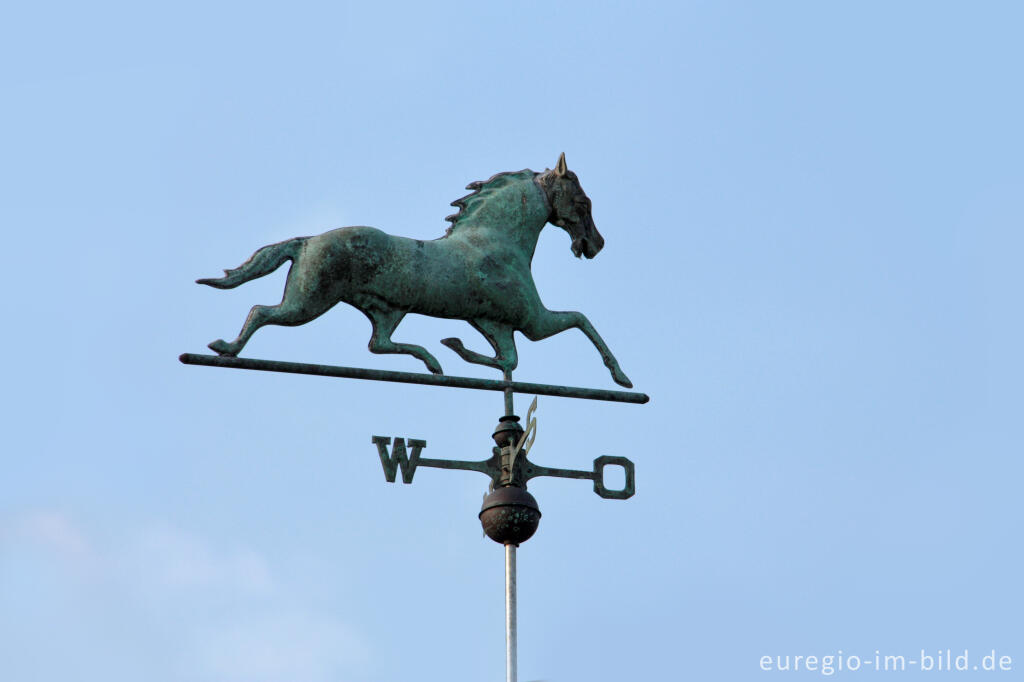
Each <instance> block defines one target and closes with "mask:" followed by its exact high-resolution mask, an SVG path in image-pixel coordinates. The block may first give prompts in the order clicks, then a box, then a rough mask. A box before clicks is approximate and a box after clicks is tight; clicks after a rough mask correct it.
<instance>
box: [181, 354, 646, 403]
mask: <svg viewBox="0 0 1024 682" xmlns="http://www.w3.org/2000/svg"><path fill="white" fill-rule="evenodd" d="M178 359H179V360H181V361H182V362H183V363H185V364H186V365H205V366H207V367H232V368H234V369H256V370H262V371H264V372H285V373H287V374H312V375H314V376H321V377H339V378H342V379H367V380H370V381H397V382H401V383H406V384H423V385H426V386H447V387H449V388H474V389H478V390H481V391H505V390H508V389H511V390H512V392H513V393H530V394H533V395H551V396H556V397H559V398H585V399H587V400H608V401H611V402H616V403H635V404H638V405H642V404H644V403H646V402H647V401H649V400H650V397H648V396H647V394H646V393H633V392H631V391H608V390H604V389H600V388H576V387H574V386H553V385H551V384H531V383H527V382H525V381H495V380H493V379H475V378H473V377H453V376H448V375H446V374H419V373H417V372H391V371H388V370H383V369H362V368H360V367H337V366H335V365H313V364H309V363H305V362H281V361H279V360H257V359H255V358H230V357H225V356H222V355H197V354H195V353H182V354H181V355H179V356H178Z"/></svg>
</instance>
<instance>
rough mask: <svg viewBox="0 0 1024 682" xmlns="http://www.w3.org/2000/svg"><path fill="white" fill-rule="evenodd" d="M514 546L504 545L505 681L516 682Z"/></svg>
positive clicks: (516, 632)
mask: <svg viewBox="0 0 1024 682" xmlns="http://www.w3.org/2000/svg"><path fill="white" fill-rule="evenodd" d="M517 635H518V631H517V629H516V546H515V545H513V544H512V543H511V542H510V543H508V544H507V545H505V682H516V677H517V675H518V672H517V670H516V668H517V666H516V657H517V654H518V651H517V648H518V647H517V642H516V639H517Z"/></svg>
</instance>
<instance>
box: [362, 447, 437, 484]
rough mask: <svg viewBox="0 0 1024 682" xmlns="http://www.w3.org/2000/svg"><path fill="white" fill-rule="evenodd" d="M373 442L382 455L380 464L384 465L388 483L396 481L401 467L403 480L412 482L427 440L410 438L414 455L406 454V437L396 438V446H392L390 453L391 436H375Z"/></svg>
mask: <svg viewBox="0 0 1024 682" xmlns="http://www.w3.org/2000/svg"><path fill="white" fill-rule="evenodd" d="M373 443H374V445H376V446H377V454H378V455H380V465H381V466H382V467H384V478H386V479H387V481H388V483H394V482H395V474H396V473H398V469H399V468H401V470H402V482H403V483H412V477H413V475H414V474H415V473H416V467H417V466H418V465H419V461H420V451H422V450H423V448H425V447H427V441H425V440H418V439H416V438H410V439H409V445H410V446H411V447H412V457H408V456H407V455H406V450H405V439H404V438H396V439H395V446H394V447H393V448H391V453H390V454H388V445H390V443H391V439H390V438H385V437H384V436H374V437H373Z"/></svg>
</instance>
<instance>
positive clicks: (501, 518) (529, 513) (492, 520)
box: [480, 486, 540, 545]
mask: <svg viewBox="0 0 1024 682" xmlns="http://www.w3.org/2000/svg"><path fill="white" fill-rule="evenodd" d="M480 523H481V524H482V525H483V527H484V533H486V534H487V537H489V538H490V539H492V540H494V541H495V542H497V543H500V544H502V545H509V544H512V545H519V544H521V543H523V542H526V541H527V540H529V539H530V538H531V537H533V534H534V533H536V532H537V526H538V525H540V507H538V506H537V500H536V499H534V497H533V495H531V494H530V493H528V492H526V491H525V490H523V489H522V488H520V487H518V486H506V487H504V488H496V489H495V490H494V491H493V492H492V493H491V494H490V495H488V496H487V497H485V498H484V504H483V507H482V508H481V509H480Z"/></svg>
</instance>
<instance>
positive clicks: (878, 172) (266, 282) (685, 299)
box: [0, 2, 1024, 682]
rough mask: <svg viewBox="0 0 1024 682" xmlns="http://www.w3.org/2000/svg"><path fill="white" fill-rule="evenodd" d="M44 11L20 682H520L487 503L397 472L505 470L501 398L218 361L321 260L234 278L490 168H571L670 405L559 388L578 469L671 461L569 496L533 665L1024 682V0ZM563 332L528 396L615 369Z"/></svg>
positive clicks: (27, 367)
mask: <svg viewBox="0 0 1024 682" xmlns="http://www.w3.org/2000/svg"><path fill="white" fill-rule="evenodd" d="M2 16H3V19H2V20H0V84H2V86H3V92H4V106H3V107H2V108H0V123H2V125H0V149H2V153H0V159H2V162H0V206H2V209H0V210H2V216H3V223H4V235H5V242H6V247H7V249H6V250H7V253H8V258H7V259H6V263H5V267H4V269H3V275H2V276H3V278H4V286H5V289H6V290H7V291H8V297H7V298H8V305H7V310H8V313H9V314H8V323H7V324H6V325H5V327H4V329H5V333H4V334H3V335H2V337H0V344H2V350H3V354H4V357H5V358H6V363H5V369H4V372H3V376H4V382H3V383H4V386H5V388H6V390H5V391H4V392H3V393H4V396H3V398H2V400H3V403H4V404H3V409H2V410H0V415H2V416H0V420H2V423H3V433H4V434H5V445H4V447H3V452H4V457H3V465H4V466H3V470H4V474H3V476H2V477H0V679H3V680H9V681H11V682H27V681H29V680H32V681H35V680H45V681H50V680H53V681H57V680H68V679H75V680H83V681H91V680H103V681H104V682H111V681H119V680H126V681H127V680H138V679H148V680H154V681H158V682H160V681H164V680H166V681H168V682H170V681H172V680H173V681H176V682H177V681H189V682H191V681H195V682H206V681H210V682H212V681H214V680H217V681H218V682H232V681H235V680H238V681H242V680H246V681H249V680H258V681H261V682H264V681H265V682H273V681H278V680H281V681H283V680H306V681H309V682H320V681H326V680H353V681H367V682H391V681H406V680H413V679H415V680H422V681H430V680H452V679H467V680H469V679H472V680H499V679H503V678H502V675H503V631H502V622H503V621H502V618H503V616H502V609H503V601H502V580H503V577H502V552H501V548H500V547H498V546H497V545H495V544H493V543H491V542H490V541H489V540H485V539H482V538H481V534H480V530H479V524H478V521H477V519H476V513H477V511H478V509H479V504H480V498H481V495H482V494H483V492H484V490H485V487H486V479H484V478H483V477H482V476H479V475H477V474H473V473H463V472H444V471H435V470H429V469H425V470H420V471H419V472H418V473H417V475H416V479H415V483H414V484H413V485H411V486H405V485H401V484H389V483H386V482H385V481H384V477H383V476H382V472H381V470H380V463H379V461H378V460H377V455H376V452H375V448H374V446H373V445H372V443H371V440H370V438H371V436H372V435H385V436H392V437H395V436H404V437H413V438H422V439H425V440H426V441H427V443H428V447H427V450H426V451H424V455H425V456H433V457H450V458H460V459H482V458H484V457H486V456H487V454H488V452H489V442H490V438H489V435H490V432H491V429H492V427H493V425H494V422H495V421H496V418H497V416H498V415H499V414H500V412H501V408H502V406H501V398H500V395H498V394H489V393H480V392H474V391H450V390H447V389H439V388H426V387H417V386H401V385H393V384H373V383H364V382H354V381H344V380H329V379H321V378H314V377H298V376H284V375H281V376H278V375H270V374H260V373H246V372H237V371H229V370H220V369H209V368H199V367H186V366H183V365H180V364H179V363H178V362H177V356H178V354H179V353H182V352H203V351H204V349H205V345H206V343H208V342H209V341H211V340H213V339H215V338H219V337H226V338H231V336H232V335H233V334H234V333H235V332H236V331H237V329H238V326H239V325H240V324H241V322H242V320H243V319H244V317H245V314H246V312H247V311H248V309H249V307H250V306H251V305H253V304H256V303H274V302H276V301H277V300H278V299H279V296H280V292H281V288H282V285H283V281H284V270H282V271H281V272H278V273H275V274H274V275H272V276H270V277H267V278H264V279H262V280H258V281H255V282H252V283H250V284H247V285H245V286H243V287H240V288H238V289H235V290H232V291H227V292H226V291H215V290H212V289H208V288H205V287H199V286H196V285H195V284H193V280H195V279H196V278H197V277H207V276H212V275H216V274H218V273H219V272H220V270H221V269H222V268H226V267H234V266H236V265H238V264H239V263H240V262H242V261H243V260H244V259H245V258H247V257H248V256H249V254H251V253H252V251H253V250H255V249H256V248H257V247H259V246H262V245H264V244H267V243H270V242H274V241H279V240H282V239H286V238H288V237H292V236H296V235H305V234H317V233H320V232H323V231H326V230H328V229H332V228H335V227H339V226H343V225H360V224H367V225H374V226H376V227H379V228H381V229H383V230H385V231H388V232H392V233H395V234H402V235H406V236H410V237H416V238H421V239H431V238H434V237H437V236H439V235H441V234H442V233H443V230H444V229H445V227H446V225H447V223H445V222H444V221H443V216H445V215H448V214H449V213H450V212H451V209H450V207H449V206H448V204H449V202H450V201H452V200H454V199H456V198H458V197H460V196H462V195H463V194H464V190H463V189H462V188H463V187H464V186H465V185H466V183H467V182H469V181H472V180H478V179H483V178H487V177H489V176H490V175H492V174H493V173H495V172H499V171H507V170H519V169H521V168H524V167H530V168H533V169H535V170H541V169H543V168H544V167H546V166H553V165H554V163H555V161H556V159H557V157H558V154H559V153H560V152H563V151H564V152H565V153H566V157H567V160H568V163H569V167H570V168H571V169H573V170H574V171H575V172H576V173H577V174H578V176H579V178H580V181H581V183H582V185H583V187H584V188H585V190H586V191H587V193H588V194H589V196H590V197H591V199H592V200H593V203H594V213H593V214H594V219H595V221H596V224H597V226H598V228H599V229H600V230H601V232H602V234H603V236H604V238H605V240H606V247H605V249H604V251H603V252H602V253H601V254H600V255H599V256H598V257H597V258H595V259H594V260H592V261H582V260H577V259H575V258H573V257H572V255H571V253H570V250H569V240H568V238H567V237H566V236H565V235H564V233H562V232H561V231H560V230H557V229H554V228H549V229H547V230H545V231H544V233H543V234H542V236H541V239H540V243H539V245H538V248H537V253H536V258H535V260H534V266H533V271H534V276H535V279H536V281H537V285H538V289H539V291H540V293H541V295H542V297H543V298H544V300H545V303H546V304H547V305H548V307H549V308H552V309H568V310H581V311H583V312H585V313H586V314H587V315H588V316H589V317H590V319H591V320H592V321H593V323H594V325H595V326H596V327H597V329H598V330H599V331H600V332H601V334H602V335H603V336H604V338H605V340H606V341H607V342H608V344H609V346H610V347H611V348H612V350H613V351H614V352H615V354H616V355H617V357H618V359H619V361H620V363H621V364H622V367H623V369H624V370H625V371H626V373H627V374H629V376H630V377H631V378H632V380H633V382H634V384H635V385H636V388H637V389H638V390H641V391H644V392H646V393H648V394H650V395H651V397H652V400H651V403H650V404H649V405H645V406H631V405H612V404H602V403H591V402H585V401H571V400H564V399H556V398H545V397H541V398H540V400H539V407H538V413H537V417H538V421H539V432H538V438H537V441H536V445H535V447H534V450H533V455H532V457H533V459H535V460H536V461H539V462H541V463H544V464H547V465H549V466H559V467H568V468H588V466H589V463H590V462H591V461H592V460H593V459H594V457H596V456H598V455H602V454H610V455H620V456H627V457H629V458H630V459H632V460H633V461H634V462H635V463H636V467H637V495H636V496H635V497H634V498H632V499H630V500H628V501H625V502H619V501H611V500H602V499H600V498H598V497H596V496H595V495H594V494H593V493H592V491H591V488H590V486H589V484H587V483H586V482H578V481H563V480H548V479H541V480H538V481H536V482H534V483H533V484H531V486H530V489H531V492H533V494H534V495H535V496H536V497H537V499H538V500H539V502H540V505H541V508H542V510H543V513H544V518H543V521H542V523H541V527H540V530H539V531H538V534H537V535H536V536H535V538H534V539H532V540H530V541H529V543H527V544H525V545H524V546H523V547H522V548H521V549H520V553H519V567H520V626H521V636H520V677H521V679H522V680H524V681H526V680H540V679H543V680H550V681H551V682H563V681H566V680H582V679H586V680H594V681H598V680H623V679H643V680H661V679H721V680H752V679H758V678H759V677H760V676H768V677H786V676H798V677H799V676H803V677H813V676H817V675H819V674H818V673H799V674H797V673H788V674H787V673H766V672H761V671H760V670H759V668H758V661H759V659H760V658H761V656H763V655H771V656H776V655H786V654H790V655H796V654H803V655H809V654H810V655H818V656H821V655H828V654H835V653H836V652H837V651H840V650H841V651H843V652H845V653H846V654H854V655H858V656H862V657H865V658H868V657H871V656H873V655H874V653H875V651H876V650H878V651H880V652H881V653H882V654H883V655H884V654H905V655H907V656H908V658H909V657H912V656H914V657H916V656H917V655H918V654H919V652H920V651H921V650H922V649H925V650H928V651H931V650H938V649H946V648H952V649H954V650H956V651H959V650H963V649H965V648H966V649H969V650H970V651H971V655H972V656H980V655H982V654H983V653H987V652H988V651H989V650H992V649H995V650H996V651H997V652H998V653H999V654H1007V655H1010V656H1012V657H1013V660H1014V669H1015V670H1018V669H1019V668H1020V666H1024V648H1021V647H1022V645H1021V642H1022V641H1024V638H1022V635H1024V629H1022V626H1021V620H1020V613H1021V607H1022V598H1024V593H1022V588H1021V582H1020V575H1021V573H1022V572H1024V565H1022V564H1024V560H1022V552H1021V545H1020V537H1021V531H1022V525H1021V523H1022V522H1021V519H1022V514H1021V504H1020V494H1019V490H1020V481H1021V478H1022V474H1024V469H1022V464H1021V452H1022V448H1021V445H1020V442H1021V423H1022V420H1021V416H1022V408H1024V400H1022V397H1021V388H1020V387H1021V386H1022V385H1024V363H1022V361H1021V355H1020V349H1021V347H1022V342H1024V324H1022V322H1021V319H1022V318H1021V315H1020V292H1021V290H1022V288H1021V285H1022V284H1024V282H1022V279H1024V278H1022V276H1021V268H1020V260H1021V253H1022V247H1024V237H1022V230H1021V227H1022V216H1024V166H1022V162H1021V159H1022V158H1024V134H1022V131H1021V121H1022V120H1024V97H1022V95H1021V88H1020V67H1021V64H1022V58H1024V49H1022V47H1021V42H1020V33H1021V26H1022V20H1024V13H1022V11H1021V9H1020V7H1019V6H1018V5H1017V4H1016V3H998V2H992V3H974V4H970V5H968V4H964V3H924V2H907V3H874V2H868V3H847V4H836V3H791V2H786V3H637V4H630V5H627V4H625V3H515V4H507V3H503V4H498V3H449V2H438V3H429V4H421V3H417V4H413V3H408V4H402V3H395V4H389V5H384V4H378V5H375V4H371V3H358V4H348V5H346V4H342V3H332V4H316V3H313V4H306V3H295V4H291V5H289V6H287V7H286V6H283V5H282V6H278V7H272V6H256V5H253V4H251V3H250V4H244V5H243V4H237V5H228V4H217V5H209V4H188V3H179V4H176V5H174V6H170V5H167V6H163V7H153V6H148V7H147V6H143V5H139V4H124V5H115V4H99V5H96V4H93V5H89V6H85V5H72V4H66V3H50V4H35V5H31V6H28V5H23V6H20V7H10V8H6V9H4V10H3V13H2ZM447 336H460V337H461V338H463V339H464V340H465V341H466V343H467V345H469V346H470V347H474V348H482V347H483V341H482V340H481V339H479V338H477V337H476V336H475V334H474V332H473V331H472V330H471V329H470V328H469V327H468V326H467V325H465V324H464V323H460V322H451V321H438V320H430V319H424V318H416V317H409V318H407V319H406V321H404V322H403V323H402V325H401V326H400V327H399V329H398V331H397V332H396V334H395V338H396V340H399V341H408V342H415V343H420V344H423V345H425V346H427V348H428V349H430V350H431V352H433V353H434V354H435V355H436V356H437V357H438V358H439V359H440V360H441V362H442V365H443V366H444V368H445V370H446V371H447V372H448V373H451V374H456V375H463V376H492V374H491V373H490V372H489V371H488V370H486V369H485V368H482V367H478V366H471V365H467V364H465V363H463V362H462V361H461V360H459V359H458V358H457V357H456V356H455V355H454V354H453V353H451V352H450V351H448V350H447V349H445V348H444V347H442V346H441V345H440V344H439V343H438V341H439V340H440V339H441V338H444V337H447ZM368 337H369V325H368V324H367V322H366V320H365V318H363V316H362V315H361V314H360V313H358V312H357V311H355V310H354V309H351V308H346V307H338V308H336V309H334V310H332V311H331V312H330V313H328V314H327V315H325V316H323V317H322V318H320V319H318V320H317V321H315V322H314V323H311V324H309V325H306V326H304V327H299V328H289V329H286V328H266V329H263V330H261V331H260V332H259V333H257V334H256V336H255V337H254V338H253V340H252V342H251V343H250V344H249V346H248V347H247V348H246V349H245V352H244V355H248V356H250V357H260V358H271V359H278V360H294V361H307V362H321V363H327V364H338V365H349V366H361V367H377V368H383V369H393V370H403V371H421V369H422V366H421V365H420V363H418V361H416V360H414V359H412V358H408V357H404V356H376V355H371V354H370V353H368V352H367V351H366V341H367V339H368ZM519 351H520V366H519V369H518V370H517V371H516V378H518V379H521V380H523V381H538V382H551V383H563V384H570V385H583V386H594V387H604V388H614V387H615V386H614V384H612V382H611V380H610V378H609V376H608V374H607V372H606V371H605V369H604V367H603V366H602V365H601V363H600V359H599V357H598V355H597V353H596V352H595V351H594V350H593V348H592V347H591V346H590V344H589V343H588V342H587V341H586V340H585V339H584V338H583V336H582V335H580V334H578V333H576V332H570V333H566V334H563V335H560V336H557V337H554V338H551V339H549V340H546V341H543V342H539V343H535V344H531V343H529V342H528V341H526V340H525V339H522V338H521V337H520V340H519ZM528 400H529V398H528V397H525V396H524V397H520V398H519V399H518V405H519V406H520V411H523V412H525V407H526V405H527V404H528ZM976 660H977V659H976V658H975V659H973V660H972V663H973V662H975V661H976ZM848 674H849V675H854V673H848ZM857 674H860V675H865V676H869V677H870V676H871V675H872V674H875V673H872V672H868V671H861V672H860V673H857ZM904 674H906V675H909V676H911V677H913V676H914V675H923V674H925V673H922V672H910V671H908V672H906V673H904ZM977 675H980V676H982V677H984V678H985V679H988V677H987V676H986V675H983V674H982V673H976V674H975V673H971V672H968V673H964V674H963V677H964V678H967V679H969V678H971V677H972V676H977ZM1011 675H1012V673H1003V674H1001V675H996V677H1000V678H1001V677H1009V676H1011Z"/></svg>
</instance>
